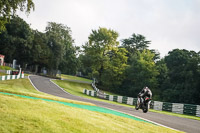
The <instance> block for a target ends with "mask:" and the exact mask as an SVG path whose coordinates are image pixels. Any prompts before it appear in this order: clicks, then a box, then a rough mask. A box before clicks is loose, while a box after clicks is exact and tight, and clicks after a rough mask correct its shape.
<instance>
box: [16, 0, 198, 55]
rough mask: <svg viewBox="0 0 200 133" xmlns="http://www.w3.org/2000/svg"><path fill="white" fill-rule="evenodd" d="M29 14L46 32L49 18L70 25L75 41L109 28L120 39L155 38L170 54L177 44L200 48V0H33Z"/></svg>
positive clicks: (158, 46)
mask: <svg viewBox="0 0 200 133" xmlns="http://www.w3.org/2000/svg"><path fill="white" fill-rule="evenodd" d="M33 2H34V3H35V11H33V12H31V13H30V15H29V16H28V17H27V16H26V15H25V14H24V13H18V14H19V16H20V17H22V18H23V19H24V20H25V21H26V22H27V23H28V24H31V28H33V29H38V30H39V31H41V32H44V30H45V27H46V26H47V22H57V23H62V24H64V25H67V26H68V27H70V28H71V30H72V37H73V39H75V45H77V46H81V45H83V44H84V43H85V42H86V41H88V36H89V34H90V33H91V30H94V29H98V28H99V27H105V28H110V29H113V30H115V31H117V32H118V33H119V35H120V36H119V40H122V39H125V38H129V37H130V36H131V35H132V34H133V33H136V34H142V35H144V36H145V37H146V38H147V40H150V41H152V43H151V45H150V48H152V49H156V50H158V51H159V52H160V53H161V57H163V56H165V55H167V53H168V52H169V51H171V50H172V49H175V48H179V49H187V50H194V51H196V52H198V51H200V0H33Z"/></svg>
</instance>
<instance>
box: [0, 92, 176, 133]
mask: <svg viewBox="0 0 200 133" xmlns="http://www.w3.org/2000/svg"><path fill="white" fill-rule="evenodd" d="M0 101H1V102H0V114H1V115H0V132H3V133H10V132H30V133H40V132H44V133H46V132H48V133H49V132H54V133H62V132H73V133H82V132H83V133H91V132H95V133H98V132H99V133H101V132H102V133H103V132H107V133H113V132H114V133H122V132H123V133H130V132H134V133H141V132H143V133H149V132H154V133H160V132H162V133H178V131H174V130H171V129H167V128H164V127H160V126H156V125H153V124H149V123H144V122H138V121H135V120H132V119H128V118H124V117H120V116H115V115H111V114H105V113H99V112H94V111H88V110H85V109H79V108H73V107H69V106H65V105H62V104H58V103H52V102H47V101H42V100H32V99H24V98H20V97H16V96H7V95H2V94H0Z"/></svg>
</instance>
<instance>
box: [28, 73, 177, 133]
mask: <svg viewBox="0 0 200 133" xmlns="http://www.w3.org/2000/svg"><path fill="white" fill-rule="evenodd" d="M30 76H35V75H30ZM28 79H29V81H30V82H31V84H32V85H33V87H34V88H35V89H36V90H37V91H39V90H38V89H37V87H36V86H35V85H34V84H33V83H32V81H31V80H30V78H29V76H28ZM52 80H56V79H50V82H51V83H53V84H54V85H56V86H57V87H58V88H60V89H61V90H62V91H64V92H65V93H67V94H69V95H72V94H70V93H68V92H66V91H65V90H64V89H63V88H61V87H60V86H58V85H57V84H56V83H54V82H52ZM39 92H41V91H39ZM43 93H44V92H43ZM78 97H80V96H78ZM81 98H83V97H81ZM95 101H97V100H95ZM103 108H106V109H110V110H113V111H117V112H120V113H123V114H127V115H130V116H133V117H136V118H139V119H142V120H144V121H148V122H151V123H153V124H156V125H158V126H162V127H165V128H169V129H172V130H175V131H180V130H177V129H174V128H171V127H168V126H165V125H162V124H159V123H157V122H154V121H151V120H148V119H145V118H142V117H139V116H135V115H132V114H128V113H125V112H121V111H118V110H114V109H111V108H108V107H103Z"/></svg>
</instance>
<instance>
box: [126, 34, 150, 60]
mask: <svg viewBox="0 0 200 133" xmlns="http://www.w3.org/2000/svg"><path fill="white" fill-rule="evenodd" d="M150 43H151V41H147V40H146V37H144V36H143V35H140V34H135V33H133V34H132V36H131V37H129V38H128V39H123V40H122V47H123V48H125V49H126V50H127V51H128V54H127V56H128V57H129V59H128V64H130V57H131V56H132V55H133V54H135V53H137V51H143V50H144V49H147V48H148V47H149V46H148V45H149V44H150Z"/></svg>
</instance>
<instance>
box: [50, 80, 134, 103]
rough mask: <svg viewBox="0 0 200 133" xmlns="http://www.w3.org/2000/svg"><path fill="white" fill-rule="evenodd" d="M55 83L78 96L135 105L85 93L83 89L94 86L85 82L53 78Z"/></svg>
mask: <svg viewBox="0 0 200 133" xmlns="http://www.w3.org/2000/svg"><path fill="white" fill-rule="evenodd" d="M52 81H53V82H54V83H56V84H57V85H59V86H60V87H61V88H63V89H64V90H65V91H67V92H69V93H70V94H73V95H76V96H81V97H85V98H89V99H93V100H98V101H103V102H107V103H113V104H118V105H124V106H128V107H134V106H131V105H126V104H121V103H117V102H113V101H108V100H105V99H99V98H96V97H92V96H88V95H86V94H84V93H83V89H87V90H93V88H92V86H91V85H90V84H84V83H77V82H70V81H65V80H52Z"/></svg>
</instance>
